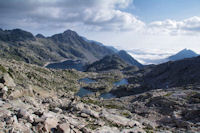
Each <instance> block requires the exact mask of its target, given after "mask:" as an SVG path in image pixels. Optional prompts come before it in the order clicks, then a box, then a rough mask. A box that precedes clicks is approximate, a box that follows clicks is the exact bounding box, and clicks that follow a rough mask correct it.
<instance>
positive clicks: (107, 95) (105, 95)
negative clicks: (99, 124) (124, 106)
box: [100, 93, 116, 99]
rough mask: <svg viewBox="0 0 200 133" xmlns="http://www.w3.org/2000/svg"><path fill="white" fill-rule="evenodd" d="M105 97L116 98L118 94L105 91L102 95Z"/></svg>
mask: <svg viewBox="0 0 200 133" xmlns="http://www.w3.org/2000/svg"><path fill="white" fill-rule="evenodd" d="M100 97H102V98H103V99H110V98H115V97H116V96H115V95H113V94H112V93H103V94H101V95H100Z"/></svg>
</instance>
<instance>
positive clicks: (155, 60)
mask: <svg viewBox="0 0 200 133" xmlns="http://www.w3.org/2000/svg"><path fill="white" fill-rule="evenodd" d="M127 52H128V53H129V54H130V55H131V56H132V57H134V58H135V59H137V60H138V61H139V62H141V63H142V64H144V65H149V64H161V63H165V62H168V61H176V60H182V59H185V58H192V57H196V56H198V54H197V53H195V52H194V51H192V50H190V49H183V50H181V51H179V52H177V53H175V54H174V52H172V51H171V52H170V51H169V52H167V51H164V50H152V51H151V50H142V49H133V50H127Z"/></svg>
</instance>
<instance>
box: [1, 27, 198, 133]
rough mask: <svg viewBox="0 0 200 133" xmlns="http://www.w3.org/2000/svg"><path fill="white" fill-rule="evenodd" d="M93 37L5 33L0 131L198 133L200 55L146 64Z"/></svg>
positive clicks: (2, 53)
mask: <svg viewBox="0 0 200 133" xmlns="http://www.w3.org/2000/svg"><path fill="white" fill-rule="evenodd" d="M13 34H17V36H13ZM96 43H97V42H92V43H91V42H90V41H88V40H85V39H83V38H82V37H80V36H79V35H78V34H77V33H75V32H74V31H71V30H67V31H65V32H64V33H61V34H56V35H53V36H52V37H44V36H41V35H40V36H39V35H37V36H33V35H32V34H31V33H28V32H26V31H23V30H19V29H18V30H9V31H1V33H0V45H1V46H2V48H1V54H0V57H1V58H0V75H1V77H0V123H1V124H0V132H20V133H21V132H22V133H23V132H30V133H31V132H40V133H43V132H47V133H49V132H52V133H81V132H84V133H120V132H122V133H132V132H133V133H154V132H155V133H164V132H167V133H173V132H180V133H182V132H191V133H198V132H199V131H200V123H199V121H200V84H199V80H200V77H199V75H200V74H199V66H200V57H199V56H197V57H196V56H195V57H191V58H187V57H186V58H183V59H178V60H174V61H168V62H166V63H162V64H158V65H142V64H140V63H139V62H138V61H137V60H135V59H134V58H133V57H131V56H130V55H129V54H128V53H127V52H126V51H123V50H121V51H117V52H116V51H112V50H111V49H109V48H108V47H106V46H103V45H101V46H99V44H96ZM76 48H79V49H76ZM43 50H44V51H43ZM13 51H15V52H13ZM182 52H184V51H182ZM47 63H48V64H47ZM44 64H46V65H45V66H44Z"/></svg>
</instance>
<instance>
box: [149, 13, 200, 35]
mask: <svg viewBox="0 0 200 133" xmlns="http://www.w3.org/2000/svg"><path fill="white" fill-rule="evenodd" d="M148 31H149V32H150V33H153V34H157V33H167V34H170V35H194V34H199V33H200V17H197V16H194V17H191V18H188V19H185V20H182V21H176V20H170V19H168V20H165V21H155V22H152V23H150V24H149V25H148Z"/></svg>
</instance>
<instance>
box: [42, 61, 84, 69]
mask: <svg viewBox="0 0 200 133" xmlns="http://www.w3.org/2000/svg"><path fill="white" fill-rule="evenodd" d="M46 68H52V69H72V68H73V69H76V70H78V71H84V70H85V66H84V64H83V63H82V62H81V61H79V60H66V61H62V62H57V63H50V64H48V65H47V66H46Z"/></svg>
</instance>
